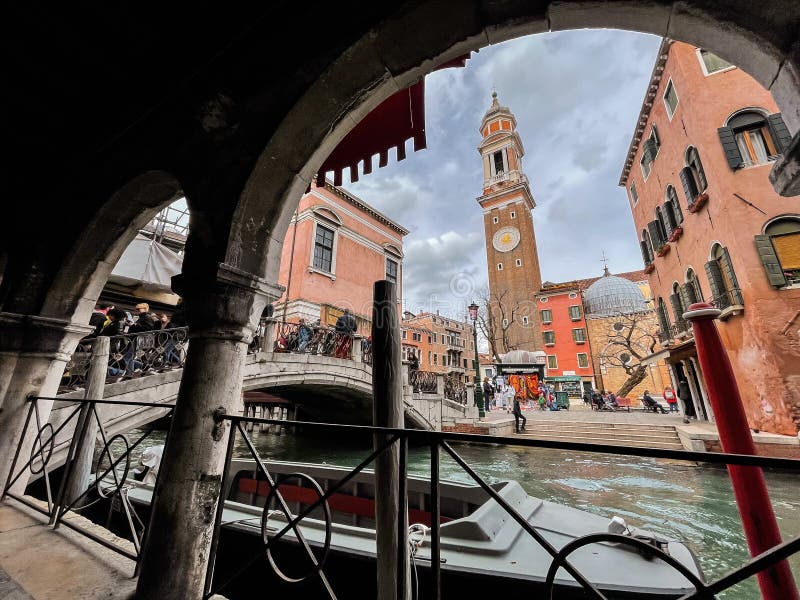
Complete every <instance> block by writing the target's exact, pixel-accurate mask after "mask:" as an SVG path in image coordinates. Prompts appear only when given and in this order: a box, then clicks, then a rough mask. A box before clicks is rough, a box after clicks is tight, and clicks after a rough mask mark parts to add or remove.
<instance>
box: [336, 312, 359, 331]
mask: <svg viewBox="0 0 800 600" xmlns="http://www.w3.org/2000/svg"><path fill="white" fill-rule="evenodd" d="M355 332H356V318H355V317H354V316H353V315H352V314H350V309H349V308H345V309H344V314H342V316H340V317H339V318H338V319H336V333H347V334H350V335H353V334H354V333H355Z"/></svg>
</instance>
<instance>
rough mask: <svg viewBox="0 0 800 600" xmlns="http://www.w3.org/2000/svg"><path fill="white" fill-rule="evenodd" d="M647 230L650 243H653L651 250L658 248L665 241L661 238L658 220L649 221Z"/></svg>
mask: <svg viewBox="0 0 800 600" xmlns="http://www.w3.org/2000/svg"><path fill="white" fill-rule="evenodd" d="M647 231H649V232H650V243H651V244H653V250H654V251H656V250H658V249H659V248H660V247H661V246H662V244H664V242H665V241H666V240H664V239H662V238H661V229H660V228H659V227H658V221H650V222H649V223H648V224H647Z"/></svg>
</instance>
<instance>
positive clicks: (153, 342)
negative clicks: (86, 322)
mask: <svg viewBox="0 0 800 600" xmlns="http://www.w3.org/2000/svg"><path fill="white" fill-rule="evenodd" d="M96 340H97V338H84V339H83V340H81V342H80V343H79V344H78V347H77V348H76V349H75V352H73V353H72V356H71V357H70V360H69V362H68V363H67V366H66V368H65V369H64V375H63V376H62V378H61V385H60V389H61V391H68V390H72V389H76V388H81V387H83V386H84V385H85V384H86V376H87V374H88V373H89V361H90V360H91V358H92V349H93V348H94V346H95V342H96ZM188 346H189V332H188V328H186V327H175V328H170V329H157V330H153V331H144V332H141V333H133V334H126V335H115V336H112V337H111V338H110V348H109V357H108V373H107V377H106V383H114V382H116V381H121V380H123V379H132V378H134V377H142V376H146V375H152V374H154V373H163V372H164V371H169V370H171V369H178V368H181V367H183V365H184V362H185V361H186V350H187V348H188Z"/></svg>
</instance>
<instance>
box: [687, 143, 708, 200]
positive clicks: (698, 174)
mask: <svg viewBox="0 0 800 600" xmlns="http://www.w3.org/2000/svg"><path fill="white" fill-rule="evenodd" d="M686 164H687V166H688V167H689V169H690V170H691V172H692V177H694V181H695V185H696V188H697V191H698V193H700V192H704V191H705V189H706V188H707V187H708V182H707V181H706V172H705V171H704V170H703V162H702V161H701V160H700V153H699V152H698V151H697V148H695V147H694V146H690V147H689V150H688V151H687V152H686Z"/></svg>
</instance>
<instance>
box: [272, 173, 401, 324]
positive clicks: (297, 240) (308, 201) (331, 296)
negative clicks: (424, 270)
mask: <svg viewBox="0 0 800 600" xmlns="http://www.w3.org/2000/svg"><path fill="white" fill-rule="evenodd" d="M406 234H408V230H407V229H405V228H404V227H402V226H400V225H398V224H397V223H395V222H394V221H392V220H391V219H389V218H388V217H386V216H385V215H383V214H381V213H380V212H378V211H377V210H375V209H374V208H372V207H371V206H370V205H369V204H367V203H366V202H364V201H363V200H361V199H359V198H357V197H356V196H354V195H352V194H350V193H349V192H347V191H346V190H344V189H343V188H341V187H336V186H334V185H332V184H330V183H329V182H326V183H325V186H324V187H317V186H312V187H311V190H310V191H309V192H308V193H307V194H306V195H305V196H303V198H302V199H301V200H300V205H299V206H298V208H297V212H296V213H295V216H294V218H293V220H292V223H291V224H290V225H289V229H288V231H287V233H286V238H285V240H284V245H283V254H282V256H281V270H280V278H279V283H280V284H281V285H283V286H285V287H286V291H285V292H284V295H283V297H281V298H280V299H279V301H278V302H277V303H276V305H275V317H276V318H278V319H283V318H284V317H285V319H286V320H289V321H296V320H297V319H299V318H304V319H306V320H307V321H308V322H309V323H312V322H314V321H317V320H318V319H319V320H320V322H321V323H322V324H323V325H324V324H327V325H334V324H335V323H336V319H337V318H338V317H339V316H340V315H341V314H342V312H343V311H344V309H345V308H348V309H350V311H351V312H352V313H353V314H354V315H355V317H356V319H357V321H358V324H359V333H362V334H364V335H369V329H370V320H371V314H372V286H373V283H374V282H375V281H377V280H379V279H389V280H392V281H396V282H397V285H398V309H399V306H400V302H399V300H400V298H402V275H403V237H404V236H405V235H406ZM287 298H288V302H286V299H287ZM284 303H285V306H284Z"/></svg>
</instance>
